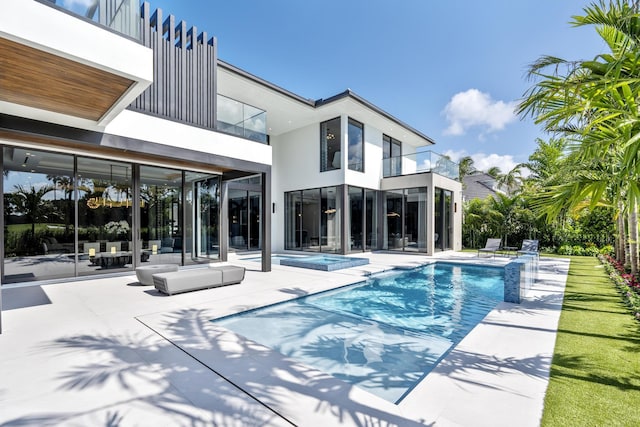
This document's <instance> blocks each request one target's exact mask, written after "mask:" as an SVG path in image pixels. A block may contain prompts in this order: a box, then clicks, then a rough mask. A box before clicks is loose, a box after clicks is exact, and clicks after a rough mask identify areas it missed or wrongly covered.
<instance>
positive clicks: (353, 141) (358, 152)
mask: <svg viewBox="0 0 640 427" xmlns="http://www.w3.org/2000/svg"><path fill="white" fill-rule="evenodd" d="M348 137H349V147H348V150H349V151H348V153H349V156H348V165H349V169H350V170H353V171H357V172H364V125H363V124H362V123H360V122H358V121H356V120H353V119H349V131H348Z"/></svg>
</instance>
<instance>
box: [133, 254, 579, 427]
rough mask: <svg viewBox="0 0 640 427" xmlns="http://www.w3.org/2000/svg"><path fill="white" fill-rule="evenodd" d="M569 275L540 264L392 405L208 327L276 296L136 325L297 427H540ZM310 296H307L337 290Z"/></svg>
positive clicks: (561, 263)
mask: <svg viewBox="0 0 640 427" xmlns="http://www.w3.org/2000/svg"><path fill="white" fill-rule="evenodd" d="M434 261H437V260H434ZM443 261H444V260H443ZM455 261H456V262H458V261H460V260H457V259H456V260H455ZM462 262H465V263H466V262H469V263H475V264H478V262H477V261H476V260H472V259H465V260H464V261H462ZM568 267H569V261H568V260H564V259H555V258H550V259H541V263H540V274H539V277H538V279H537V281H536V283H535V284H534V286H533V288H532V289H531V290H530V291H529V293H528V294H527V297H526V300H525V301H524V302H523V303H521V304H518V305H516V304H510V303H500V304H498V306H496V308H495V309H494V310H493V311H491V312H490V313H489V314H488V315H487V316H486V317H485V319H484V320H483V321H482V322H480V324H478V326H476V328H474V329H473V330H472V331H471V332H470V333H469V334H468V335H467V336H466V337H465V338H464V339H463V340H462V341H461V342H460V343H459V344H458V345H457V346H456V347H455V348H454V349H452V350H451V351H450V352H449V353H448V354H447V356H446V357H445V358H444V359H443V360H442V361H441V362H440V363H439V364H438V366H436V367H435V368H434V369H433V370H432V371H431V373H430V374H429V375H427V376H426V377H425V378H424V379H423V380H422V381H420V382H419V383H418V384H417V385H415V386H414V388H413V389H412V390H411V392H409V393H408V394H407V395H406V396H405V397H404V398H403V400H402V401H401V402H400V403H399V404H397V405H396V404H393V403H391V402H388V401H386V400H384V399H382V398H380V397H377V396H375V395H373V394H370V393H368V392H366V391H364V390H362V389H359V388H358V387H355V386H352V385H349V384H347V383H344V382H342V381H340V380H337V379H335V378H333V377H331V376H329V375H327V374H324V373H322V372H320V371H318V370H315V369H313V368H311V367H309V366H305V365H304V364H302V363H299V362H297V361H295V360H292V359H289V358H287V357H284V356H282V355H280V354H279V353H277V352H275V351H273V350H271V349H269V348H267V347H265V346H262V345H259V344H257V343H255V342H252V341H249V340H246V339H244V338H242V337H240V336H238V335H236V334H234V333H232V332H230V331H228V330H226V329H225V328H221V327H219V326H216V325H214V324H213V323H212V322H209V320H210V319H213V318H218V317H222V316H224V315H229V314H234V313H237V312H239V311H243V310H240V309H239V308H243V309H244V310H246V309H251V308H257V307H258V306H265V305H270V304H275V303H277V302H282V301H285V300H289V299H294V298H295V296H289V297H287V296H283V295H282V293H277V292H273V294H272V295H269V296H268V297H267V300H269V301H271V302H268V303H265V302H264V301H265V300H263V302H262V303H261V304H259V305H256V307H251V305H250V304H247V303H246V301H245V302H244V304H243V305H242V307H240V306H238V305H230V304H225V305H221V302H220V301H217V302H207V303H203V304H201V305H198V306H197V307H193V308H190V309H188V310H184V309H183V310H179V311H169V312H162V313H154V314H148V315H143V316H138V317H137V319H138V320H139V321H140V322H142V323H143V324H145V325H147V326H148V327H149V328H151V329H152V330H154V331H155V332H156V333H158V334H159V335H161V336H162V337H164V338H165V339H167V340H169V341H170V342H172V343H173V344H174V345H176V346H177V347H179V348H180V349H182V350H183V351H184V352H186V353H187V354H189V355H191V356H192V357H193V358H195V359H196V360H198V361H199V362H200V363H202V364H204V365H205V366H207V367H208V368H209V369H210V370H212V371H213V372H215V373H217V374H218V375H220V376H222V377H223V378H225V379H226V380H227V381H229V382H231V383H233V384H234V385H235V386H236V387H238V388H240V389H241V390H242V391H244V392H245V393H247V394H248V395H250V396H252V397H253V398H254V399H256V400H258V401H259V402H261V403H262V404H263V405H265V406H266V407H268V408H270V409H271V410H273V411H274V412H276V413H278V414H279V415H280V416H282V417H283V418H285V419H286V420H288V421H289V422H291V423H293V424H295V425H322V424H325V425H363V424H364V425H368V424H375V423H380V424H383V425H384V424H388V425H402V426H412V425H416V426H417V425H424V424H428V423H435V424H436V425H444V426H455V425H492V426H497V425H505V426H506V425H519V426H537V425H539V421H540V417H541V415H542V408H543V402H544V394H545V392H546V387H547V383H548V377H549V369H550V364H551V357H552V355H553V348H554V345H555V333H556V330H557V324H558V319H559V314H560V310H561V307H562V297H563V292H564V285H565V283H566V275H567V272H568ZM362 280H363V278H362V277H361V276H354V277H353V281H352V283H356V282H358V281H362ZM346 284H349V283H345V284H344V285H346ZM344 285H342V286H344ZM315 286H316V289H315V290H314V292H313V293H315V292H318V291H322V290H330V289H333V288H335V287H337V286H336V284H335V283H331V281H327V283H326V286H323V285H319V284H318V283H315ZM322 288H325V289H322ZM225 313H226V314H225ZM461 408H464V410H461Z"/></svg>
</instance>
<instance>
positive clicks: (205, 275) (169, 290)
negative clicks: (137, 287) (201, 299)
mask: <svg viewBox="0 0 640 427" xmlns="http://www.w3.org/2000/svg"><path fill="white" fill-rule="evenodd" d="M244 272H245V268H244V267H239V266H235V265H225V266H220V267H209V268H197V269H189V270H178V271H172V272H168V273H156V274H153V275H152V277H153V285H154V286H155V288H156V289H157V290H159V291H160V292H162V293H165V294H167V295H173V294H177V293H180V292H188V291H196V290H199V289H208V288H215V287H218V286H225V285H232V284H234V283H240V282H242V281H243V280H244Z"/></svg>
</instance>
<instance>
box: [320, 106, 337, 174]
mask: <svg viewBox="0 0 640 427" xmlns="http://www.w3.org/2000/svg"><path fill="white" fill-rule="evenodd" d="M341 133H342V130H341V124H340V117H336V118H335V119H332V120H328V121H326V122H323V123H320V172H325V171H331V170H336V169H340V168H341V167H342V166H341V158H342V155H341V151H340V146H341V141H342V138H341V137H340V135H341Z"/></svg>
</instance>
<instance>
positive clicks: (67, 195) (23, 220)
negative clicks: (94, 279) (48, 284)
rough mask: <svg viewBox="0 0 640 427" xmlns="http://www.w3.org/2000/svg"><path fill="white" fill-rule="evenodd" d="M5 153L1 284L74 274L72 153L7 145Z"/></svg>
mask: <svg viewBox="0 0 640 427" xmlns="http://www.w3.org/2000/svg"><path fill="white" fill-rule="evenodd" d="M2 153H3V160H4V174H3V187H4V195H3V197H4V227H5V228H4V278H3V280H2V283H16V282H25V281H33V280H46V279H55V278H62V277H71V276H73V275H74V274H75V253H76V246H75V238H74V233H75V202H74V191H73V182H74V181H73V156H70V155H65V154H57V153H49V152H45V151H38V150H31V149H25V148H19V147H5V148H3V152H2Z"/></svg>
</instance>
